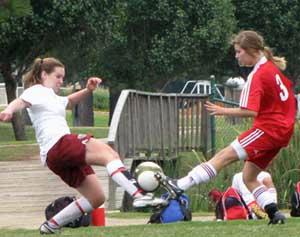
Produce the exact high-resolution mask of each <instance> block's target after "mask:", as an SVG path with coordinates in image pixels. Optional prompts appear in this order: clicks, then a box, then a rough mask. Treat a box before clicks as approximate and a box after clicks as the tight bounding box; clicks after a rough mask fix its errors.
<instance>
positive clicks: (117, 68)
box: [95, 0, 235, 112]
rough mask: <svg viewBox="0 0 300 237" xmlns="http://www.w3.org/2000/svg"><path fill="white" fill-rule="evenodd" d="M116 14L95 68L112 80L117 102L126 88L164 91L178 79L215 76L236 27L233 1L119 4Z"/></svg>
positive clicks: (132, 1) (162, 0) (134, 0)
mask: <svg viewBox="0 0 300 237" xmlns="http://www.w3.org/2000/svg"><path fill="white" fill-rule="evenodd" d="M115 15H116V16H117V17H118V18H116V19H115V21H114V22H113V24H112V34H111V35H109V36H108V37H107V39H109V40H106V41H105V47H104V48H102V49H101V50H99V52H101V53H100V54H99V55H98V58H97V62H98V63H96V64H95V66H96V68H98V70H99V72H102V73H103V74H104V75H105V76H106V77H107V78H109V81H108V82H107V84H108V85H109V87H110V95H111V98H117V97H118V94H119V93H120V90H122V89H124V88H134V89H142V90H152V91H153V90H159V89H160V88H162V86H163V85H164V84H165V83H166V82H167V81H168V80H170V79H174V78H176V77H182V76H186V75H193V76H195V75H199V74H207V75H208V74H210V73H213V72H215V71H216V67H217V65H218V63H220V62H222V59H223V58H224V56H225V55H226V52H227V50H228V46H229V44H228V40H229V37H230V36H231V34H232V33H233V31H234V26H235V20H234V15H233V6H232V5H231V2H230V1H228V0H212V1H205V0H200V1H199V0H190V1H174V0H159V1H146V0H130V1H118V2H117V4H116V8H115ZM114 103H115V101H111V104H114ZM112 107H113V106H111V108H112ZM112 111H113V110H111V112H112Z"/></svg>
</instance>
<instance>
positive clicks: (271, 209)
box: [243, 161, 285, 224]
mask: <svg viewBox="0 0 300 237" xmlns="http://www.w3.org/2000/svg"><path fill="white" fill-rule="evenodd" d="M260 171H261V168H260V167H258V166H257V165H256V164H254V163H253V162H249V161H246V162H245V165H244V169H243V180H244V183H245V185H246V186H247V188H248V189H249V190H250V191H251V192H252V194H253V196H254V198H255V199H256V202H257V203H258V205H259V206H260V207H262V208H263V209H264V210H265V211H266V213H267V214H268V217H269V219H270V222H269V223H270V224H278V223H280V224H283V223H284V221H285V216H284V215H283V214H282V213H281V212H280V211H279V209H278V206H277V200H276V198H274V195H273V194H272V193H270V191H269V190H268V188H267V187H266V186H265V185H264V184H262V183H260V182H258V180H257V178H256V177H257V175H258V174H259V172H260Z"/></svg>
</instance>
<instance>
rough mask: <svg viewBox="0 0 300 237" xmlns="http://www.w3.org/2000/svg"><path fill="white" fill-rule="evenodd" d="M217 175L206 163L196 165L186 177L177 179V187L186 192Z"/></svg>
mask: <svg viewBox="0 0 300 237" xmlns="http://www.w3.org/2000/svg"><path fill="white" fill-rule="evenodd" d="M216 175H217V171H216V169H215V168H214V167H213V166H212V165H211V164H209V163H208V162H205V163H202V164H200V165H197V166H196V167H195V168H193V169H192V170H191V171H190V172H189V173H188V175H187V176H185V177H183V178H181V179H179V180H178V181H177V185H178V187H179V188H181V189H183V190H187V189H189V188H190V187H192V186H193V185H195V184H200V183H206V182H208V181H209V180H211V179H212V178H214V177H215V176H216Z"/></svg>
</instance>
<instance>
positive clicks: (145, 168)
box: [134, 161, 163, 192]
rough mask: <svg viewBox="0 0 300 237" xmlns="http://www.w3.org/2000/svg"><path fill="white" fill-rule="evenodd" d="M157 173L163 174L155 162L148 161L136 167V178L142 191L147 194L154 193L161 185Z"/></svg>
mask: <svg viewBox="0 0 300 237" xmlns="http://www.w3.org/2000/svg"><path fill="white" fill-rule="evenodd" d="M157 173H159V174H163V170H162V168H161V167H160V166H159V165H158V164H156V163H154V162H150V161H146V162H143V163H141V164H139V165H138V166H137V167H136V169H135V171H134V176H135V178H136V181H137V183H138V185H139V186H140V188H141V189H143V190H144V191H146V192H154V191H155V190H156V189H158V187H159V185H160V182H159V181H158V180H157V178H156V177H155V174H157Z"/></svg>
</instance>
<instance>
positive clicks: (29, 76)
mask: <svg viewBox="0 0 300 237" xmlns="http://www.w3.org/2000/svg"><path fill="white" fill-rule="evenodd" d="M55 67H63V68H64V67H65V66H64V65H63V64H62V63H61V62H60V61H59V60H58V59H56V58H36V59H35V60H34V62H33V64H32V65H31V67H30V69H29V71H28V72H27V73H26V74H25V75H24V76H23V83H24V87H25V88H28V87H31V86H33V85H36V84H41V82H42V80H41V79H42V78H41V75H42V71H45V72H46V73H48V74H49V73H51V72H53V71H54V68H55Z"/></svg>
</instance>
